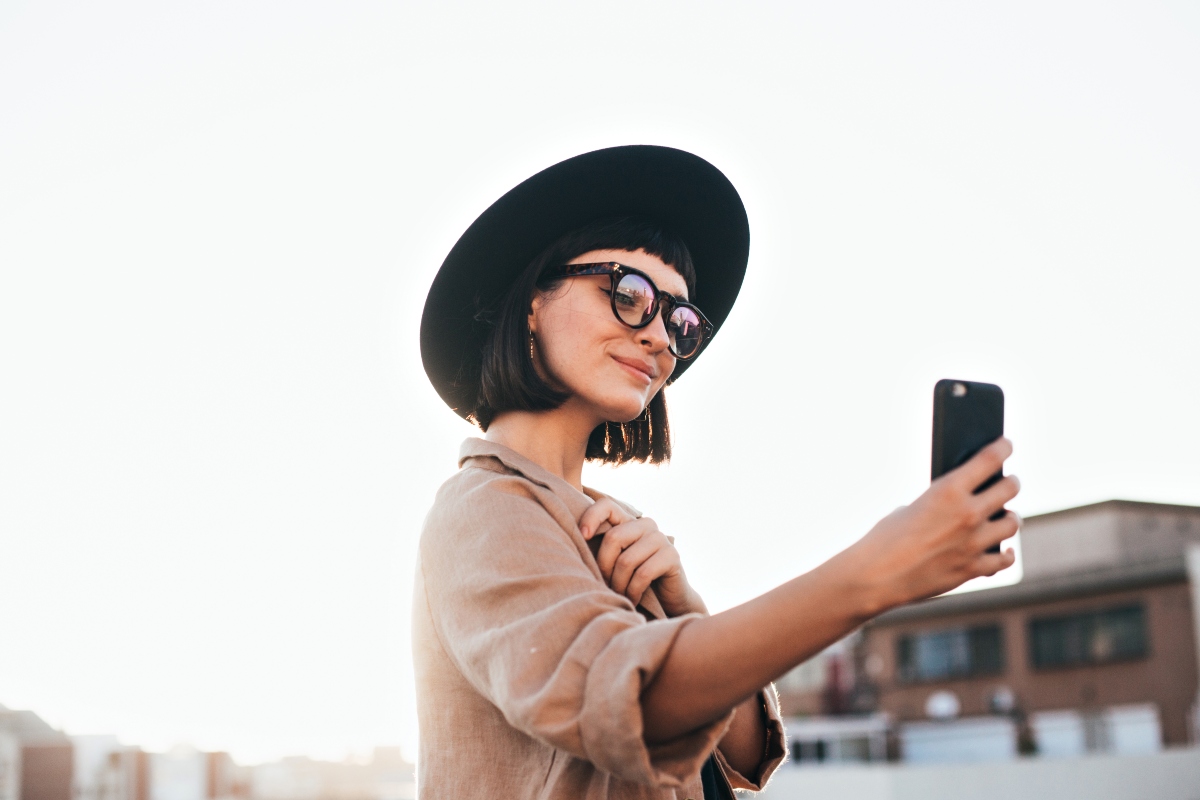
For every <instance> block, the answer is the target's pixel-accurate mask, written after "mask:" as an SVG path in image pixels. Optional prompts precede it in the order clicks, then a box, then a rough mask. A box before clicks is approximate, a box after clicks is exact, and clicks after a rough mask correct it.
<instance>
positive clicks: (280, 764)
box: [250, 747, 416, 800]
mask: <svg viewBox="0 0 1200 800" xmlns="http://www.w3.org/2000/svg"><path fill="white" fill-rule="evenodd" d="M250 769H251V775H252V777H251V788H250V794H251V796H252V797H253V799H254V800H411V798H415V797H416V780H415V777H414V770H413V765H412V764H410V763H409V762H407V761H405V760H404V758H403V757H402V756H401V754H400V749H399V748H396V747H377V748H375V751H374V753H373V754H372V756H371V760H370V761H369V762H367V763H365V764H361V763H355V762H353V761H346V762H336V761H316V760H313V759H311V758H304V757H297V758H285V759H283V760H281V761H276V762H273V763H270V764H259V765H258V766H255V767H251V768H250Z"/></svg>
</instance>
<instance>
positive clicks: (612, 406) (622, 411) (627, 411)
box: [600, 398, 649, 422]
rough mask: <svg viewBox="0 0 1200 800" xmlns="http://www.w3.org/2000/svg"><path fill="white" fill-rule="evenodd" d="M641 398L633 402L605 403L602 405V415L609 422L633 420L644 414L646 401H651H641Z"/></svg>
mask: <svg viewBox="0 0 1200 800" xmlns="http://www.w3.org/2000/svg"><path fill="white" fill-rule="evenodd" d="M640 400H641V398H638V400H634V401H632V402H613V403H604V404H602V405H601V406H600V407H601V410H602V413H601V416H602V417H603V418H604V419H606V420H608V421H609V422H632V421H633V420H635V419H637V418H638V417H640V416H641V415H642V411H643V409H645V407H646V406H645V403H648V402H649V401H648V400H647V401H644V402H639V401H640Z"/></svg>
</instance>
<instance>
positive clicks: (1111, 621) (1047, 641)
mask: <svg viewBox="0 0 1200 800" xmlns="http://www.w3.org/2000/svg"><path fill="white" fill-rule="evenodd" d="M1029 652H1030V654H1031V656H1032V658H1033V666H1034V667H1035V668H1038V669H1047V668H1053V667H1074V666H1080V665H1084V664H1106V663H1108V662H1111V661H1127V660H1129V659H1133V658H1142V657H1143V656H1145V655H1146V614H1145V612H1144V611H1143V610H1142V607H1141V606H1140V605H1136V606H1127V607H1125V608H1114V609H1109V610H1105V611H1090V612H1087V613H1084V614H1072V615H1070V616H1065V617H1043V618H1041V619H1035V620H1032V621H1031V622H1030V623H1029Z"/></svg>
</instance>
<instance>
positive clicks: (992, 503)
mask: <svg viewBox="0 0 1200 800" xmlns="http://www.w3.org/2000/svg"><path fill="white" fill-rule="evenodd" d="M1020 491H1021V480H1020V479H1019V478H1018V477H1017V476H1016V475H1006V476H1004V477H1003V478H1001V479H1000V480H998V481H996V482H995V483H994V484H992V485H991V486H989V487H988V488H986V489H984V490H983V491H982V492H980V493H979V494H978V495H976V497H975V498H974V502H975V503H976V504H977V505H978V507H979V508H980V509H981V510H982V511H983V515H984V516H985V517H990V516H991V515H992V514H993V513H995V512H996V511H999V510H1000V509H1001V508H1003V507H1004V504H1005V503H1007V502H1008V501H1010V500H1012V499H1013V498H1014V497H1016V496H1017V494H1018V493H1019V492H1020Z"/></svg>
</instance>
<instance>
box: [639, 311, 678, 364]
mask: <svg viewBox="0 0 1200 800" xmlns="http://www.w3.org/2000/svg"><path fill="white" fill-rule="evenodd" d="M635 333H637V334H638V341H639V342H640V343H641V345H642V347H645V348H647V349H648V350H649V351H650V352H651V353H652V354H654V355H657V354H659V353H661V352H662V351H663V350H666V349H667V348H668V347H669V346H670V344H671V340H670V339H669V338H667V324H666V321H664V320H663V315H662V313H661V312H660V313H658V314H655V315H654V321H653V322H651V323H650V324H649V325H647V326H646V327H644V328H639V329H638V330H637V331H635Z"/></svg>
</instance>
